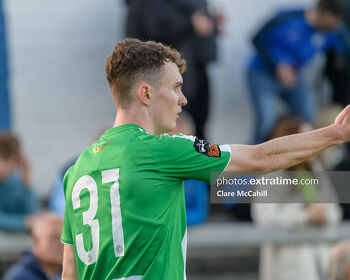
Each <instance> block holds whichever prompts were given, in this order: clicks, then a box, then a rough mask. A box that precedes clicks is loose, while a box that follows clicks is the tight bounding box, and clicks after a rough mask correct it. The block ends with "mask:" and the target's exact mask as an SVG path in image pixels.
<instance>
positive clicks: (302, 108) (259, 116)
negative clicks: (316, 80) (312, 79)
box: [248, 0, 344, 144]
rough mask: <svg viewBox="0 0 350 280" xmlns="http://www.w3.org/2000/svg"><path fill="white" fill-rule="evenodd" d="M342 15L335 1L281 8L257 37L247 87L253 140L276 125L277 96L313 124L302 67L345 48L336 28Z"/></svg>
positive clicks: (309, 93) (260, 139) (312, 99)
mask: <svg viewBox="0 0 350 280" xmlns="http://www.w3.org/2000/svg"><path fill="white" fill-rule="evenodd" d="M342 13H343V11H342V6H341V4H339V3H338V2H337V0H318V2H317V4H316V5H315V6H314V7H311V8H308V9H294V10H286V11H280V12H279V13H277V14H276V15H275V16H274V17H273V18H272V19H270V20H269V21H268V22H267V23H266V24H265V25H264V26H263V27H262V28H261V29H260V30H259V31H258V32H257V33H256V35H255V36H254V38H253V45H254V47H255V51H256V54H255V55H254V57H253V58H252V59H251V61H250V64H249V67H248V85H249V90H250V95H251V100H252V103H253V106H254V111H255V115H256V124H255V133H254V140H253V142H254V143H255V144H258V143H261V142H263V141H264V140H265V139H266V136H267V134H268V132H269V131H271V129H272V127H273V126H274V124H275V122H276V120H277V118H278V116H277V102H278V101H279V99H282V100H283V101H285V103H286V105H287V106H288V109H289V111H290V112H289V113H290V114H292V115H295V116H298V117H301V118H302V119H303V120H304V121H306V122H308V123H312V122H313V119H314V116H315V111H316V101H315V96H314V93H313V91H312V90H311V88H310V86H309V85H308V84H307V83H306V82H305V81H304V77H303V73H302V69H303V67H304V66H305V65H306V64H307V63H308V62H309V61H310V60H311V59H312V58H313V57H314V55H315V54H317V53H319V52H324V51H326V50H328V49H330V48H334V49H336V50H337V51H338V52H342V51H343V49H344V46H343V45H342V43H341V40H340V39H339V30H338V28H339V26H340V24H341V21H342Z"/></svg>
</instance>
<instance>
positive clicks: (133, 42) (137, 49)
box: [105, 38, 186, 109]
mask: <svg viewBox="0 0 350 280" xmlns="http://www.w3.org/2000/svg"><path fill="white" fill-rule="evenodd" d="M167 62H173V63H175V64H176V65H177V66H178V68H179V72H180V73H181V74H182V73H184V72H185V71H186V61H185V60H184V59H183V58H182V57H181V54H180V53H179V52H178V51H177V50H175V49H173V48H171V47H169V46H166V45H164V44H162V43H156V42H154V41H147V42H142V41H140V40H138V39H130V38H127V39H125V40H123V41H121V42H119V43H117V44H116V45H115V47H114V50H113V52H112V53H111V54H110V55H109V56H108V57H107V60H106V65H105V66H106V75H107V80H108V83H109V86H110V87H111V90H112V93H113V96H114V98H115V100H116V103H117V105H119V106H121V108H123V109H127V108H128V107H129V105H130V103H131V101H132V100H133V96H132V93H131V91H132V88H133V86H134V85H135V84H136V83H137V82H138V81H141V80H144V81H147V82H149V83H150V84H151V85H152V86H156V83H157V82H158V81H159V79H160V78H161V76H162V69H161V68H162V66H163V65H164V64H165V63H167Z"/></svg>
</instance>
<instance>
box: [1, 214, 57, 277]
mask: <svg viewBox="0 0 350 280" xmlns="http://www.w3.org/2000/svg"><path fill="white" fill-rule="evenodd" d="M62 227H63V219H62V218H61V217H59V216H57V215H55V214H52V213H45V214H41V216H39V217H38V218H37V219H36V220H35V222H34V224H33V229H32V238H33V245H34V246H33V252H30V253H27V254H25V255H24V256H23V257H22V258H21V259H20V260H19V262H18V263H17V264H15V265H14V266H13V267H11V268H10V269H9V270H8V271H7V273H6V274H5V277H4V280H23V279H26V280H59V279H61V273H62V258H63V244H62V243H61V242H60V236H61V232H62Z"/></svg>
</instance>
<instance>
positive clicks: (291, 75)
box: [276, 63, 297, 88]
mask: <svg viewBox="0 0 350 280" xmlns="http://www.w3.org/2000/svg"><path fill="white" fill-rule="evenodd" d="M276 75H277V79H278V80H279V81H280V83H281V84H282V85H283V86H284V87H286V88H293V87H295V85H296V82H297V75H296V70H295V69H294V68H293V67H291V66H290V65H288V64H284V63H282V64H278V65H277V68H276Z"/></svg>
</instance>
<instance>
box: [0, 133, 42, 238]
mask: <svg viewBox="0 0 350 280" xmlns="http://www.w3.org/2000/svg"><path fill="white" fill-rule="evenodd" d="M39 209H40V204H39V201H38V199H37V197H36V196H35V194H34V192H33V191H32V189H31V181H30V165H29V162H28V160H27V159H26V158H25V156H23V155H22V154H21V151H20V143H19V141H18V139H17V138H16V137H15V136H14V135H12V134H10V133H1V134H0V229H3V230H17V231H25V230H28V229H30V227H31V224H32V222H33V219H34V215H33V214H34V213H36V212H38V211H39Z"/></svg>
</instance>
